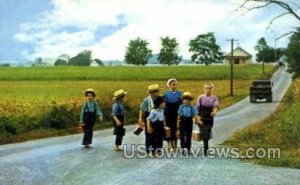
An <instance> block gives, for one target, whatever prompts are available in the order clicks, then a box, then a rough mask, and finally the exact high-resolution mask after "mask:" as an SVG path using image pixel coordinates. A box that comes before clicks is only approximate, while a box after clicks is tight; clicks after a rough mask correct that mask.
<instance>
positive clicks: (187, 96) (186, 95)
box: [182, 91, 194, 100]
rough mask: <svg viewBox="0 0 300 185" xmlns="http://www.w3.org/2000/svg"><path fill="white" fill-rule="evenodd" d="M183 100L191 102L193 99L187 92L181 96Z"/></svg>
mask: <svg viewBox="0 0 300 185" xmlns="http://www.w3.org/2000/svg"><path fill="white" fill-rule="evenodd" d="M184 98H189V99H190V100H193V99H194V97H193V96H192V94H191V93H190V92H188V91H186V92H184V93H183V95H182V99H184Z"/></svg>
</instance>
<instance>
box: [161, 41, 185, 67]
mask: <svg viewBox="0 0 300 185" xmlns="http://www.w3.org/2000/svg"><path fill="white" fill-rule="evenodd" d="M160 40H161V45H162V48H161V49H160V52H159V56H158V60H159V63H160V64H167V65H172V64H175V65H178V64H179V63H180V61H181V58H180V57H179V56H178V51H179V48H178V47H179V44H178V42H177V41H176V38H169V37H165V38H160Z"/></svg>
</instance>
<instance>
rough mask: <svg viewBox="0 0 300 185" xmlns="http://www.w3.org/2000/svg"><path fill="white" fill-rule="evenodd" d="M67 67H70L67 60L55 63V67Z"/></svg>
mask: <svg viewBox="0 0 300 185" xmlns="http://www.w3.org/2000/svg"><path fill="white" fill-rule="evenodd" d="M66 65H68V63H67V62H66V61H65V60H62V59H57V60H56V61H55V62H54V66H66Z"/></svg>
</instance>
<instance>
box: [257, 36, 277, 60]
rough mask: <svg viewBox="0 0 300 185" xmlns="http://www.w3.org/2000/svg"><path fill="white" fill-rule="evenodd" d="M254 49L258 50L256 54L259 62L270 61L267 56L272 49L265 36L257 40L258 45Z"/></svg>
mask: <svg viewBox="0 0 300 185" xmlns="http://www.w3.org/2000/svg"><path fill="white" fill-rule="evenodd" d="M254 49H255V50H256V51H257V52H258V53H257V54H256V61H257V62H266V61H268V59H267V57H266V56H267V54H268V52H269V50H270V49H269V46H268V44H267V41H266V39H265V38H264V37H261V38H260V39H259V40H258V41H257V45H256V46H255V47H254ZM273 54H274V53H273ZM269 62H272V61H269Z"/></svg>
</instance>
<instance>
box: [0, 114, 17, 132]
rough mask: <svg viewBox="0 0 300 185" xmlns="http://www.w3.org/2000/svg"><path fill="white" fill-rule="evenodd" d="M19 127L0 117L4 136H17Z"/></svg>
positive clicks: (0, 128)
mask: <svg viewBox="0 0 300 185" xmlns="http://www.w3.org/2000/svg"><path fill="white" fill-rule="evenodd" d="M18 131H19V129H18V125H17V124H16V123H15V122H12V121H10V120H9V119H8V118H6V117H3V116H0V133H2V134H3V135H10V134H12V135H16V134H17V133H18Z"/></svg>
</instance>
